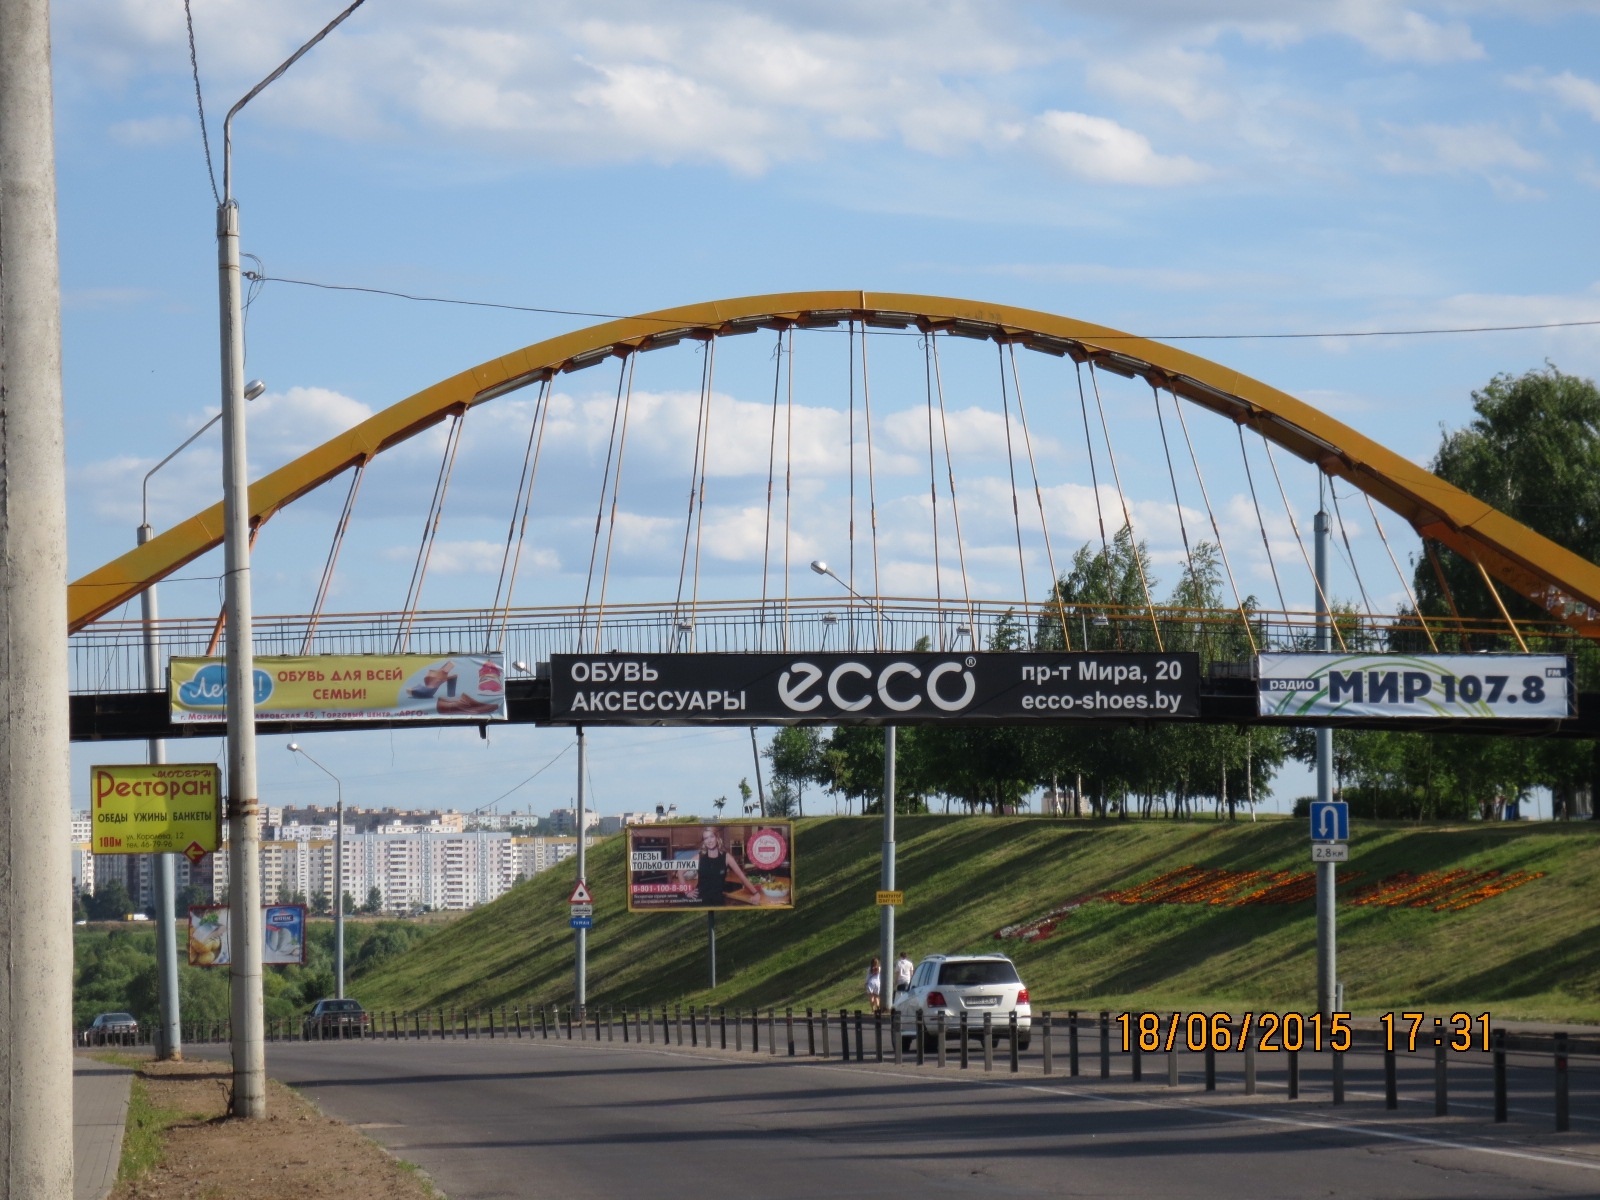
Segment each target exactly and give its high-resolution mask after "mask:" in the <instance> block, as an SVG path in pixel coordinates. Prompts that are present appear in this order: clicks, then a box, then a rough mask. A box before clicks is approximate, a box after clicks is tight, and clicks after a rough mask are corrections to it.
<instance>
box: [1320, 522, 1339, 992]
mask: <svg viewBox="0 0 1600 1200" xmlns="http://www.w3.org/2000/svg"><path fill="white" fill-rule="evenodd" d="M1329 532H1330V527H1329V522H1328V514H1327V513H1325V512H1323V511H1321V510H1320V509H1319V510H1318V511H1317V517H1316V534H1317V539H1316V549H1317V649H1318V650H1319V651H1321V652H1322V653H1324V654H1326V653H1328V652H1329V651H1330V650H1331V649H1332V648H1333V645H1332V641H1333V639H1332V632H1333V631H1332V624H1331V622H1332V620H1333V615H1332V614H1331V613H1330V612H1329V611H1328V604H1327V595H1328V534H1329ZM1317 799H1318V800H1320V801H1324V802H1326V801H1328V800H1332V799H1333V730H1332V729H1329V728H1328V727H1327V726H1323V727H1322V728H1320V729H1318V730H1317ZM1334 869H1335V864H1334V863H1331V862H1324V863H1318V864H1317V1008H1318V1010H1319V1011H1321V1012H1322V1013H1323V1014H1324V1015H1328V1014H1331V1013H1332V1012H1333V1011H1334V1009H1335V1002H1334V994H1333V990H1334V983H1335V980H1336V979H1337V978H1338V974H1339V972H1338V959H1339V942H1338V926H1337V923H1336V921H1335V910H1334V881H1335V876H1334Z"/></svg>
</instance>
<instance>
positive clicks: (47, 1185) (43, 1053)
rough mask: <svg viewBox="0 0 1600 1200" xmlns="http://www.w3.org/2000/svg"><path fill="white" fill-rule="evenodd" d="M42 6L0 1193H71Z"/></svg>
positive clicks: (29, 203)
mask: <svg viewBox="0 0 1600 1200" xmlns="http://www.w3.org/2000/svg"><path fill="white" fill-rule="evenodd" d="M53 137H54V135H53V132H52V122H51V84H50V6H49V4H48V3H47V0H3V2H0V229H3V230H4V231H5V234H4V239H3V241H0V346H3V348H4V353H3V355H0V418H3V419H0V677H3V678H4V679H5V682H6V689H5V702H4V706H3V708H0V1078H4V1080H5V1089H4V1091H3V1092H0V1138H3V1139H4V1152H3V1154H0V1196H3V1197H6V1198H7V1200H24V1198H25V1200H67V1198H68V1197H70V1196H71V1195H72V1027H71V1021H72V1017H71V1013H72V916H71V913H70V909H69V895H70V889H71V879H72V875H71V870H70V868H69V867H68V857H67V856H68V849H67V832H68V825H67V821H68V816H69V808H70V799H69V795H70V791H69V789H70V777H69V774H68V761H69V760H68V750H67V737H68V716H67V638H66V633H67V621H66V612H65V610H64V609H63V608H62V604H61V595H62V588H63V587H64V586H65V584H66V579H67V570H66V567H67V564H66V542H67V505H66V465H65V458H64V453H63V450H62V404H61V300H60V276H59V268H58V262H57V256H56V177H55V157H54V151H53V148H52V147H53Z"/></svg>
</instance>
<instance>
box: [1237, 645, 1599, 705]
mask: <svg viewBox="0 0 1600 1200" xmlns="http://www.w3.org/2000/svg"><path fill="white" fill-rule="evenodd" d="M1256 661H1257V667H1258V672H1257V673H1258V675H1259V678H1260V683H1259V687H1260V691H1259V695H1260V707H1259V712H1260V714H1261V715H1262V716H1264V717H1401V718H1415V717H1435V718H1439V719H1442V720H1452V719H1453V720H1460V719H1482V718H1485V717H1492V718H1495V719H1497V720H1508V719H1510V720H1517V719H1520V720H1540V721H1559V720H1564V719H1566V718H1567V717H1571V716H1573V715H1575V713H1576V709H1575V707H1574V703H1575V700H1576V694H1575V693H1574V691H1573V689H1572V666H1571V662H1570V660H1568V659H1567V658H1566V657H1564V656H1563V655H1559V654H1263V655H1260V656H1259V657H1258V659H1257V660H1256Z"/></svg>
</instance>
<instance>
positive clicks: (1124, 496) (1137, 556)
mask: <svg viewBox="0 0 1600 1200" xmlns="http://www.w3.org/2000/svg"><path fill="white" fill-rule="evenodd" d="M1089 382H1090V384H1092V385H1093V387H1094V404H1095V408H1096V409H1097V410H1098V411H1099V413H1100V432H1101V435H1102V436H1103V437H1104V438H1105V440H1106V457H1107V458H1109V459H1110V460H1111V478H1112V481H1113V482H1114V483H1115V484H1116V486H1117V499H1118V500H1120V501H1121V502H1122V523H1123V525H1124V526H1125V527H1126V528H1127V530H1128V541H1129V543H1130V546H1131V548H1132V550H1133V564H1134V566H1136V567H1138V568H1139V590H1140V591H1142V592H1143V593H1144V605H1145V608H1146V609H1148V610H1149V613H1150V628H1151V629H1152V630H1153V631H1154V632H1155V635H1156V649H1157V650H1162V651H1165V650H1166V645H1165V644H1164V643H1163V641H1162V639H1161V624H1160V622H1159V621H1157V620H1156V606H1155V602H1154V601H1152V600H1151V599H1150V581H1149V580H1148V579H1146V578H1145V574H1144V555H1143V554H1141V553H1139V535H1138V534H1137V533H1135V532H1134V529H1133V512H1132V511H1131V510H1130V509H1129V508H1128V493H1127V492H1125V491H1123V490H1122V472H1121V471H1120V470H1119V469H1118V468H1117V452H1116V450H1115V449H1114V448H1113V447H1112V445H1111V427H1110V426H1109V425H1107V424H1106V406H1105V402H1104V401H1103V400H1101V398H1100V376H1099V373H1098V372H1096V371H1095V369H1094V359H1092V358H1091V359H1090V360H1089ZM1110 568H1111V560H1110V558H1109V555H1108V557H1107V559H1106V569H1107V571H1108V573H1109V571H1110Z"/></svg>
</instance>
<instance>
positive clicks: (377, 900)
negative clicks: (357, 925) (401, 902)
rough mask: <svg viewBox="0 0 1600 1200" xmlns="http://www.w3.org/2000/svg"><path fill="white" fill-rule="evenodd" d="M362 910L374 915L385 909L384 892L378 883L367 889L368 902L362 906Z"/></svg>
mask: <svg viewBox="0 0 1600 1200" xmlns="http://www.w3.org/2000/svg"><path fill="white" fill-rule="evenodd" d="M361 911H362V912H364V913H371V914H373V915H376V914H378V913H381V912H382V911H383V892H382V890H380V889H379V887H378V886H377V884H373V885H372V886H371V887H369V888H368V889H367V902H366V903H365V904H363V905H362V906H361Z"/></svg>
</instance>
